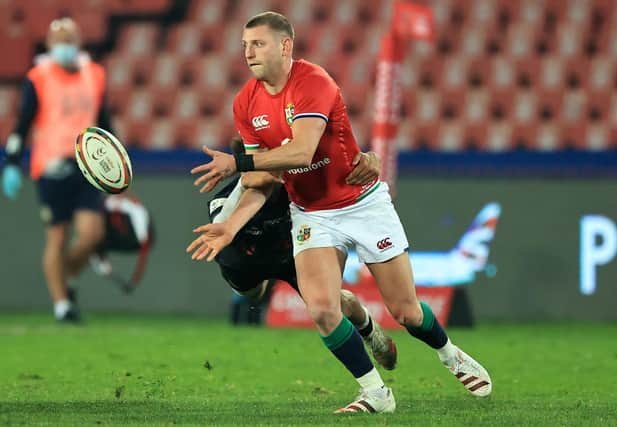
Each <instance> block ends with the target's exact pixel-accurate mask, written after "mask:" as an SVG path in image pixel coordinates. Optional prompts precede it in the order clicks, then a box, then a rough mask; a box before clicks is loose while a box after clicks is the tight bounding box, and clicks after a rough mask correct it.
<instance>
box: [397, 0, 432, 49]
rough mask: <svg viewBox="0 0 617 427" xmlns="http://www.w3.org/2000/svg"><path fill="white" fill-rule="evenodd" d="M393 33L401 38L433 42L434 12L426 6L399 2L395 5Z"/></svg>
mask: <svg viewBox="0 0 617 427" xmlns="http://www.w3.org/2000/svg"><path fill="white" fill-rule="evenodd" d="M392 31H393V32H394V34H396V35H397V36H398V37H401V38H407V39H423V40H432V39H433V33H434V24H433V11H432V10H431V8H429V7H426V6H420V5H417V4H413V3H408V2H403V1H398V2H396V3H395V4H394V13H393V14H392Z"/></svg>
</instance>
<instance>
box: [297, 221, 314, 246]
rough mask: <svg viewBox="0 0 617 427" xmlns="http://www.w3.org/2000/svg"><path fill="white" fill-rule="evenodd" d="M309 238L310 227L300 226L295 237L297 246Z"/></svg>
mask: <svg viewBox="0 0 617 427" xmlns="http://www.w3.org/2000/svg"><path fill="white" fill-rule="evenodd" d="M310 238H311V227H309V226H308V225H302V226H300V230H299V231H298V235H297V236H296V240H297V241H298V243H299V244H302V243H304V242H306V241H307V240H308V239H310Z"/></svg>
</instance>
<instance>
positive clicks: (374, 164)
mask: <svg viewBox="0 0 617 427" xmlns="http://www.w3.org/2000/svg"><path fill="white" fill-rule="evenodd" d="M351 164H352V165H354V166H355V167H354V169H353V170H352V171H351V173H350V174H349V175H348V176H347V178H346V180H345V182H347V184H352V185H368V184H371V183H373V182H374V181H375V180H376V179H377V178H379V174H380V173H381V164H380V162H379V157H377V154H375V153H374V152H372V151H371V152H369V153H358V154H356V157H354V159H353V161H352V162H351Z"/></svg>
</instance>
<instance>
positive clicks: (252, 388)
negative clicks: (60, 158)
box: [0, 314, 617, 426]
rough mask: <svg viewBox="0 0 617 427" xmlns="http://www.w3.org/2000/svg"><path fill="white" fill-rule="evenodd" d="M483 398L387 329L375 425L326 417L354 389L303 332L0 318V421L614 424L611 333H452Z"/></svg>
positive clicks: (127, 319) (509, 328)
mask: <svg viewBox="0 0 617 427" xmlns="http://www.w3.org/2000/svg"><path fill="white" fill-rule="evenodd" d="M450 332H451V334H450V335H451V337H452V339H453V341H455V342H457V343H459V344H460V345H461V347H462V348H463V349H465V350H466V351H467V352H468V353H470V354H472V355H474V356H475V357H476V358H477V359H478V360H480V361H482V362H483V363H484V364H485V366H486V367H487V369H488V370H489V372H490V373H491V375H492V378H493V382H494V388H493V395H492V396H491V397H489V398H487V399H477V398H473V397H472V396H470V395H468V394H467V392H466V391H465V390H464V389H463V387H462V386H461V385H460V384H458V383H457V382H456V381H455V379H454V377H453V376H452V375H451V374H450V373H449V372H448V371H447V370H446V369H444V368H443V367H442V366H441V365H440V364H439V362H438V360H437V357H436V355H435V354H434V352H433V351H431V350H430V349H429V348H427V347H426V346H425V345H423V344H422V343H419V342H416V341H414V340H412V339H411V338H410V337H408V335H407V334H406V333H403V332H398V331H397V332H395V333H393V336H394V337H395V339H396V340H397V345H398V349H399V364H398V367H397V369H396V370H394V371H391V372H387V371H383V377H384V379H385V380H386V381H387V383H388V384H389V385H391V386H392V388H393V389H394V392H395V396H396V399H397V411H396V412H395V413H394V414H385V415H382V414H380V415H337V416H334V415H332V414H331V412H332V411H333V410H334V409H336V408H337V407H339V406H342V405H344V404H347V403H349V401H351V400H352V398H353V397H354V396H355V393H356V391H357V386H356V383H355V381H353V379H351V378H350V376H349V375H348V374H347V373H346V371H345V370H344V368H343V367H342V366H341V365H340V364H339V362H338V361H336V360H335V359H334V357H333V356H332V355H331V354H330V353H329V352H328V351H327V350H326V349H325V348H324V347H323V345H322V344H321V342H320V340H319V338H318V336H317V334H316V333H315V332H313V331H307V330H269V329H263V328H252V327H239V328H234V327H231V326H228V325H227V324H225V323H223V322H212V321H207V320H203V319H199V318H191V317H172V316H142V315H116V314H114V315H103V314H96V315H95V314H92V315H90V316H88V318H87V324H86V325H85V326H83V327H73V326H62V325H56V324H54V323H53V322H52V319H51V317H50V316H49V315H47V314H46V315H40V314H1V315H0V349H1V354H2V357H1V358H0V425H28V426H29V425H60V426H69V425H76V426H83V425H119V424H122V425H126V424H129V425H148V426H154V425H178V424H182V425H251V426H254V425H354V426H355V425H388V426H391V425H407V426H408V425H422V426H426V425H448V426H450V425H456V426H461V425H474V426H477V425H489V426H495V425H500V426H508V425H513V426H521V425H537V426H556V425H571V426H582V425H588V426H596V425H617V386H615V380H616V378H617V369H616V366H617V347H616V346H615V336H617V334H616V333H617V325H609V324H597V323H589V324H586V323H558V324H535V325H531V324H529V325H506V324H495V325H489V324H484V325H480V326H479V327H477V328H475V329H473V330H462V329H458V330H457V329H452V330H451V331H450Z"/></svg>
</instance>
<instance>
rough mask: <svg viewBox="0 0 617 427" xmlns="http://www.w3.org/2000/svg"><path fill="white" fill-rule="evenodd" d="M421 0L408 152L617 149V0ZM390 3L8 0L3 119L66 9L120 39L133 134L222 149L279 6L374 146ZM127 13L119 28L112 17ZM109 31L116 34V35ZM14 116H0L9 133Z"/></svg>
mask: <svg viewBox="0 0 617 427" xmlns="http://www.w3.org/2000/svg"><path fill="white" fill-rule="evenodd" d="M417 2H418V3H420V4H425V5H429V6H431V7H432V8H433V12H434V16H435V27H436V34H435V37H434V42H433V43H427V42H413V43H411V44H410V46H409V48H408V51H407V55H406V57H405V61H404V65H403V75H402V88H401V91H402V93H401V99H402V103H403V105H402V107H401V135H400V136H399V138H398V144H399V145H400V146H401V148H414V149H415V148H426V149H431V150H438V151H460V150H466V149H471V150H488V151H507V150H512V149H518V148H527V149H531V150H539V151H551V150H559V149H566V148H579V149H585V150H602V149H609V148H614V147H615V146H617V101H615V98H616V97H615V95H614V93H615V87H616V85H617V67H616V65H617V31H615V30H614V28H615V25H614V22H615V21H616V20H617V8H616V7H615V2H614V1H612V0H589V1H562V0H521V1H520V2H513V1H510V0H465V1H451V0H432V1H427V0H418V1H417ZM389 4H390V2H386V1H375V0H341V1H338V2H332V1H330V0H294V1H284V0H257V1H256V0H235V1H226V0H191V1H189V2H188V6H187V7H186V13H185V14H184V17H183V18H182V19H180V20H179V21H178V20H177V19H175V20H165V19H159V18H160V17H165V15H166V13H168V12H169V11H170V10H171V8H172V6H173V5H174V2H172V1H171V0H108V1H107V0H84V1H82V2H74V1H69V0H61V1H52V0H23V1H19V2H17V1H9V0H0V20H1V22H2V24H3V25H2V28H3V30H2V31H0V44H1V45H2V46H3V49H4V57H5V58H10V61H6V60H5V61H2V62H1V63H0V81H2V82H4V83H3V84H2V85H0V115H2V114H4V116H2V117H13V116H14V112H15V109H16V102H15V100H14V98H15V97H16V96H15V93H16V91H17V88H18V82H19V79H20V78H21V76H22V75H23V73H24V72H25V71H26V70H27V68H28V65H29V63H30V60H31V58H32V55H33V52H34V49H35V46H36V43H39V44H40V42H41V41H42V40H43V39H44V35H45V32H46V28H47V24H48V22H49V20H50V19H53V18H55V17H58V16H61V15H67V14H68V15H71V16H73V17H75V19H76V20H77V21H78V22H79V23H80V24H81V26H82V29H83V33H84V39H85V40H86V41H87V42H88V43H90V44H96V43H101V42H102V41H104V40H112V41H113V43H112V45H113V50H111V51H109V52H107V53H106V54H105V55H104V58H103V63H104V64H105V65H106V67H107V69H108V73H109V87H108V98H109V101H110V104H111V107H112V111H113V113H114V119H115V121H116V122H118V123H119V126H118V127H119V129H122V132H128V134H126V136H125V138H126V140H127V141H128V142H129V143H131V144H137V145H140V146H143V147H152V148H157V149H159V148H171V147H174V146H182V147H196V146H199V145H200V144H203V143H204V142H206V143H208V144H211V145H218V146H224V145H226V144H227V138H229V137H231V136H232V135H233V134H234V131H233V129H234V127H233V121H232V117H231V105H232V102H233V97H234V95H235V93H236V92H237V90H238V89H239V88H240V87H241V86H242V84H243V82H244V81H245V80H246V79H247V78H248V76H249V74H248V72H247V69H246V66H245V63H244V59H243V54H242V48H241V43H240V34H241V29H242V25H243V24H244V22H245V21H246V19H248V17H250V16H251V15H252V14H253V13H255V12H257V11H261V10H265V9H273V10H277V11H280V12H282V13H286V14H287V15H288V16H289V17H290V19H291V20H292V22H293V24H294V25H295V27H296V32H297V38H296V43H295V49H296V56H297V57H305V58H307V59H309V60H313V61H315V62H318V63H320V64H322V65H323V66H324V67H325V68H326V69H327V70H328V71H329V72H330V73H331V74H332V75H333V76H334V77H335V79H336V80H337V81H338V83H339V84H340V86H341V88H342V90H343V95H344V97H345V99H346V101H347V104H348V110H349V113H350V117H351V120H352V123H353V124H354V129H355V133H356V136H357V137H358V140H359V142H360V143H361V144H362V145H365V146H366V144H368V143H369V141H370V131H371V124H372V117H373V110H374V109H373V105H372V102H373V100H374V94H373V93H372V92H373V91H374V83H375V64H376V57H377V55H378V53H379V46H380V41H381V36H382V34H383V33H384V31H385V28H386V27H387V25H388V22H389V19H390V16H391V10H390V7H388V6H389ZM121 15H124V16H125V17H126V18H125V19H124V20H122V21H121V22H122V23H121V25H119V26H113V27H112V26H108V25H106V24H107V23H108V22H109V20H110V18H111V17H114V16H121ZM170 16H171V15H170ZM127 18H128V19H127ZM132 18H134V19H132ZM112 28H113V29H117V32H116V33H114V34H111V33H110V31H111V29H112ZM103 46H104V45H103ZM7 94H10V95H7ZM9 98H10V100H9ZM7 100H8V101H7ZM7 106H9V107H7ZM7 108H10V109H11V110H10V113H8V114H7V110H6V109H7ZM7 123H9V121H7V120H2V125H1V126H0V137H1V138H4V137H5V136H6V134H7V133H8V131H9V128H10V127H9V126H8V124H7ZM159 132H160V133H159ZM202 132H203V135H202Z"/></svg>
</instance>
